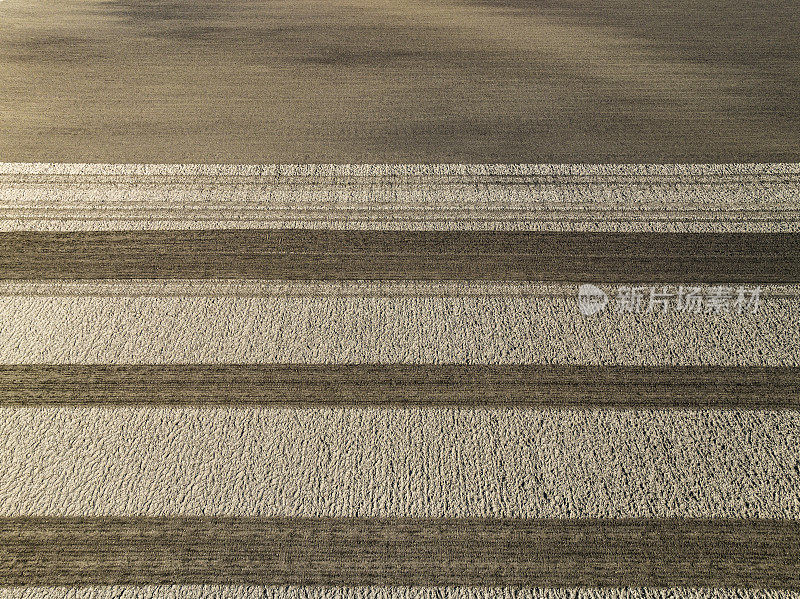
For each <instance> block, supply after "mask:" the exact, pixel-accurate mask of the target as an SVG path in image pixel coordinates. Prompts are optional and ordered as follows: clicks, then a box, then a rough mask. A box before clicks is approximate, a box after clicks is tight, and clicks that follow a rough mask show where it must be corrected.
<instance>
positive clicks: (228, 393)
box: [0, 365, 800, 409]
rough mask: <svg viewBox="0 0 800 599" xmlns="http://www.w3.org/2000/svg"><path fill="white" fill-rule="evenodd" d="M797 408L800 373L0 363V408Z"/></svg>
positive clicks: (708, 369) (745, 369) (795, 370)
mask: <svg viewBox="0 0 800 599" xmlns="http://www.w3.org/2000/svg"><path fill="white" fill-rule="evenodd" d="M94 404H101V405H131V404H143V405H153V404H156V405H298V406H303V405H309V406H310V405H398V406H402V405H452V406H508V405H518V406H534V407H564V408H572V407H574V408H592V407H604V408H672V407H674V408H740V409H758V408H791V409H798V408H800V369H798V368H789V367H786V368H781V367H776V368H768V367H720V366H716V367H705V366H704V367H690V366H680V367H638V366H538V365H533V366H516V365H514V366H483V365H470V366H466V365H320V366H307V365H186V366H184V365H165V366H147V365H145V366H139V365H136V366H132V365H126V366H109V365H101V366H96V365H63V366H57V365H30V366H27V365H25V366H0V405H6V406H8V405H67V406H70V405H94Z"/></svg>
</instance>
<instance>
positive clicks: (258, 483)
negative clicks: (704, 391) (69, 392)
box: [0, 406, 800, 520]
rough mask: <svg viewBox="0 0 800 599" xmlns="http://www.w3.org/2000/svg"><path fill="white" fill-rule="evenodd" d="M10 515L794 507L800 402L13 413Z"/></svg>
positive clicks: (646, 514)
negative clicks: (727, 406)
mask: <svg viewBox="0 0 800 599" xmlns="http://www.w3.org/2000/svg"><path fill="white" fill-rule="evenodd" d="M0 427H1V428H2V430H3V431H5V434H4V435H3V437H2V439H0V516H44V515H49V516H59V515H70V516H114V515H117V516H135V515H150V516H176V515H220V516H221V515H235V516H287V517H300V516H309V517H355V516H359V517H360V516H363V517H371V518H372V517H437V518H438V517H491V518H572V517H578V518H626V517H642V518H660V517H678V518H680V517H698V518H786V519H791V520H800V455H798V452H797V447H798V443H800V437H799V435H800V412H797V411H788V410H784V411H770V410H756V411H754V410H675V409H670V410H655V409H643V410H602V409H599V410H561V409H552V410H542V409H531V408H518V407H505V408H468V409H458V408H443V407H424V408H386V407H374V406H372V407H371V406H365V407H349V408H343V407H327V408H304V409H298V408H247V407H239V408H209V407H207V408H185V407H93V408H82V407H77V408H76V407H72V408H42V407H22V408H11V407H7V408H3V409H2V410H0Z"/></svg>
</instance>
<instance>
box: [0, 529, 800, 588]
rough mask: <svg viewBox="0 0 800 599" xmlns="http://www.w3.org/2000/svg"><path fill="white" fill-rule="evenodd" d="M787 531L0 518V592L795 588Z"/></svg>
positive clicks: (797, 540)
mask: <svg viewBox="0 0 800 599" xmlns="http://www.w3.org/2000/svg"><path fill="white" fill-rule="evenodd" d="M799 565H800V524H799V523H797V522H792V521H746V520H745V521H729V520H710V521H697V520H542V521H539V520H526V521H510V520H404V519H400V520H380V519H363V520H362V519H359V520H350V519H344V520H339V519H320V520H310V519H280V518H279V519H270V518H267V519H247V518H227V519H221V518H217V519H207V518H184V517H175V518H10V519H0V584H3V585H26V586H33V585H101V584H102V585H112V584H198V583H209V584H218V583H222V584H269V585H284V584H297V585H391V586H394V585H424V586H445V585H450V586H455V585H459V586H461V585H469V586H546V587H577V586H586V587H606V586H614V587H751V588H752V587H757V588H778V589H790V588H792V589H793V588H800V567H798V566H799Z"/></svg>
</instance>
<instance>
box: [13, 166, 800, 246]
mask: <svg viewBox="0 0 800 599" xmlns="http://www.w3.org/2000/svg"><path fill="white" fill-rule="evenodd" d="M798 198H800V166H799V165H797V164H759V165H747V164H731V165H351V166H346V165H338V166H337V165H280V166H278V165H260V166H256V165H253V166H233V165H228V166H218V165H203V166H200V165H102V164H101V165H91V164H10V163H0V231H23V230H40V231H77V230H131V229H218V228H251V229H254V228H268V229H272V228H276V229H278V228H307V229H399V230H481V229H488V230H526V229H527V230H541V231H548V230H549V231H695V232H700V231H705V232H715V231H716V232H722V231H729V232H731V231H749V232H769V231H772V232H790V231H798V230H800V210H798V208H797V205H798V204H797V202H798Z"/></svg>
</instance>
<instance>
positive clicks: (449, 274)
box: [0, 230, 800, 284]
mask: <svg viewBox="0 0 800 599" xmlns="http://www.w3.org/2000/svg"><path fill="white" fill-rule="evenodd" d="M0 278H3V279H104V278H113V279H131V278H156V279H166V278H189V279H207V278H223V279H231V278H243V279H295V280H298V279H321V280H343V279H366V280H390V279H394V280H397V279H401V280H411V279H417V280H480V279H490V280H535V281H562V282H563V281H567V282H595V283H609V284H610V283H626V282H630V283H634V282H654V283H659V282H665V283H667V282H669V283H716V282H727V283H748V282H759V283H798V282H800V235H797V234H791V233H574V232H573V233H553V232H519V231H516V232H514V231H512V232H505V231H332V230H321V231H314V230H212V231H89V232H87V231H81V232H58V233H56V232H30V231H28V232H10V233H2V234H0Z"/></svg>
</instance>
